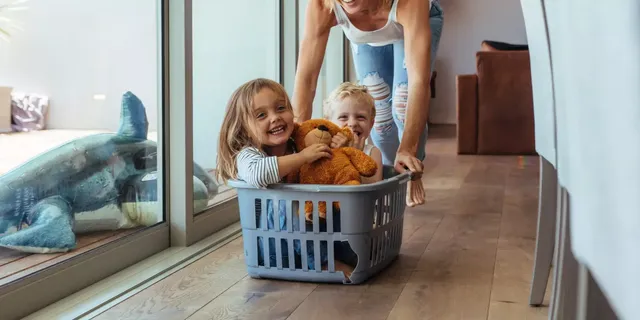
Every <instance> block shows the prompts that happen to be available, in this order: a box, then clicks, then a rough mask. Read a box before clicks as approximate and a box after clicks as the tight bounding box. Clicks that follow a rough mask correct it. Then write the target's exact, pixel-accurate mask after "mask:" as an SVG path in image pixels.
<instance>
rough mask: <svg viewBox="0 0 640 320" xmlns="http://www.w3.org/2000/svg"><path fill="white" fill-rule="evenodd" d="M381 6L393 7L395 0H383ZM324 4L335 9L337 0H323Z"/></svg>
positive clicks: (330, 8)
mask: <svg viewBox="0 0 640 320" xmlns="http://www.w3.org/2000/svg"><path fill="white" fill-rule="evenodd" d="M338 1H340V0H338ZM381 2H382V3H381V5H380V6H381V7H387V8H391V3H393V0H382V1H381ZM322 4H323V5H324V7H325V8H327V9H329V10H330V11H333V9H334V8H335V4H336V2H335V0H322Z"/></svg>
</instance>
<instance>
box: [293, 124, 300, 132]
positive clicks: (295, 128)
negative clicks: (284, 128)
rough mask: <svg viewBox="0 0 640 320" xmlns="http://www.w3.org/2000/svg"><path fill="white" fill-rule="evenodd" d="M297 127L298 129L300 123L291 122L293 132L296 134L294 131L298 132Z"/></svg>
mask: <svg viewBox="0 0 640 320" xmlns="http://www.w3.org/2000/svg"><path fill="white" fill-rule="evenodd" d="M298 129H300V124H299V123H297V122H294V123H293V132H292V133H293V134H296V132H298Z"/></svg>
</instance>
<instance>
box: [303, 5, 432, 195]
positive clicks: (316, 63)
mask: <svg viewBox="0 0 640 320" xmlns="http://www.w3.org/2000/svg"><path fill="white" fill-rule="evenodd" d="M442 22H443V14H442V9H441V7H440V5H439V3H438V1H437V0H309V4H308V6H307V12H306V23H305V28H304V36H303V39H302V41H301V43H300V53H299V58H298V59H299V60H298V68H297V72H296V78H295V88H294V94H293V101H294V104H293V105H294V112H295V115H296V119H297V121H300V122H301V121H305V120H307V119H309V118H310V117H311V111H312V102H313V98H314V95H315V89H316V86H317V81H318V74H319V73H320V68H321V66H322V61H323V60H324V53H325V49H326V46H327V40H328V38H329V31H330V29H331V28H332V27H334V26H337V25H339V26H340V27H342V29H343V31H344V33H345V35H346V37H347V38H348V39H349V41H350V42H351V49H352V50H351V51H352V52H353V61H354V63H355V69H356V73H357V75H358V80H359V81H360V83H361V84H363V85H366V86H367V87H368V88H369V92H370V93H371V95H372V96H373V98H374V99H375V102H376V119H375V124H374V128H373V130H372V132H371V139H372V140H373V142H374V144H375V145H376V146H377V147H378V148H379V149H380V150H381V151H382V156H383V163H384V164H385V165H390V164H393V165H394V167H395V169H396V170H397V171H398V172H401V171H404V170H405V169H406V168H408V169H409V170H411V171H412V172H413V173H414V177H415V179H414V180H413V181H410V182H409V184H408V192H407V205H409V206H415V205H418V204H423V203H424V197H425V194H424V188H423V186H422V181H421V179H420V178H421V176H422V171H423V169H424V166H423V164H422V160H424V157H425V150H424V148H425V143H426V138H427V119H428V115H429V98H430V85H429V84H430V80H431V70H432V69H433V62H434V60H435V59H434V58H435V55H436V52H437V48H438V43H439V42H440V33H441V31H442ZM405 52H406V55H405Z"/></svg>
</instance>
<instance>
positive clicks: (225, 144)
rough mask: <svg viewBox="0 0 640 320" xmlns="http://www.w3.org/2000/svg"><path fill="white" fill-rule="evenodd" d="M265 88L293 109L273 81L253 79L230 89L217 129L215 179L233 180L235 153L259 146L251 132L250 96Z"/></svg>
mask: <svg viewBox="0 0 640 320" xmlns="http://www.w3.org/2000/svg"><path fill="white" fill-rule="evenodd" d="M265 88H267V89H271V90H273V92H275V93H276V94H277V95H278V96H280V97H281V98H282V99H283V100H284V101H285V107H286V108H287V109H288V110H290V111H293V107H292V106H291V102H290V101H289V96H288V95H287V92H286V91H285V89H284V87H282V85H281V84H279V83H277V82H275V81H273V80H269V79H264V78H258V79H254V80H251V81H248V82H246V83H244V84H242V85H241V86H240V87H238V88H237V89H236V90H235V91H234V92H233V94H232V95H231V97H230V98H229V101H228V102H227V107H226V111H225V115H224V119H223V120H222V127H221V128H220V135H219V141H218V158H217V163H216V175H217V178H218V179H219V180H220V181H222V182H223V183H225V184H226V183H227V181H228V180H229V179H235V178H236V176H237V174H238V168H237V167H236V156H237V154H238V152H240V150H242V149H243V148H245V147H249V146H252V147H256V148H258V149H262V144H261V143H260V140H259V137H258V135H257V133H256V131H255V117H254V116H253V107H254V106H253V97H255V95H257V94H258V93H259V92H260V91H261V90H262V89H265Z"/></svg>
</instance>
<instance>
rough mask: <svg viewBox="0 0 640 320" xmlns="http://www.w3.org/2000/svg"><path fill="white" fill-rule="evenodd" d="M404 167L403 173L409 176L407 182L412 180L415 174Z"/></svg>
mask: <svg viewBox="0 0 640 320" xmlns="http://www.w3.org/2000/svg"><path fill="white" fill-rule="evenodd" d="M403 167H404V170H405V171H404V173H408V174H409V180H413V177H414V176H415V174H414V173H413V171H411V170H409V167H407V166H406V165H405V166H403Z"/></svg>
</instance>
